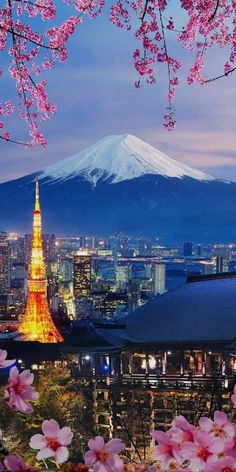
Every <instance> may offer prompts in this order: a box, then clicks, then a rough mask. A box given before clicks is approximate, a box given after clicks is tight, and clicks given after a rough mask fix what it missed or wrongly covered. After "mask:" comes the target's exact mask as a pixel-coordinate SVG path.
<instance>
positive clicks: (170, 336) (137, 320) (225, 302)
mask: <svg viewBox="0 0 236 472" xmlns="http://www.w3.org/2000/svg"><path fill="white" fill-rule="evenodd" d="M122 321H123V322H124V323H125V324H126V329H125V331H126V337H127V339H128V340H129V341H131V342H134V343H169V342H173V343H176V342H185V341H186V342H194V341H203V342H204V341H229V342H230V341H233V339H234V338H236V278H233V277H232V278H220V279H213V280H205V281H199V282H194V283H187V284H185V285H183V286H182V287H179V288H177V289H175V290H173V291H170V292H168V293H166V294H164V295H161V296H159V297H157V298H155V299H154V300H152V301H150V302H149V303H147V304H146V305H143V306H142V307H140V308H138V309H137V310H135V311H134V312H132V313H130V314H129V315H127V316H126V317H125V318H123V319H122Z"/></svg>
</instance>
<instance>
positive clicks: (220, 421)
mask: <svg viewBox="0 0 236 472" xmlns="http://www.w3.org/2000/svg"><path fill="white" fill-rule="evenodd" d="M199 425H200V428H201V429H202V430H203V431H205V432H206V433H209V434H210V435H212V436H216V437H220V438H222V439H227V438H232V437H234V435H235V431H234V426H233V424H232V423H230V421H229V420H228V417H227V415H226V414H225V413H223V411H216V412H215V413H214V421H212V420H211V419H210V418H205V417H202V418H200V420H199Z"/></svg>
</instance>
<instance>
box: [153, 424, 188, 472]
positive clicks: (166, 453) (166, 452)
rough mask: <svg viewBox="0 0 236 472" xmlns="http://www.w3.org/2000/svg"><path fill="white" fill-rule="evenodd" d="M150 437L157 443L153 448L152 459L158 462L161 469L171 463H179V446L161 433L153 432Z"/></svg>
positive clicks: (165, 434)
mask: <svg viewBox="0 0 236 472" xmlns="http://www.w3.org/2000/svg"><path fill="white" fill-rule="evenodd" d="M152 437H153V438H154V439H155V440H156V441H157V442H158V446H154V448H153V457H154V459H156V460H158V461H160V463H161V466H162V467H163V468H165V467H166V468H167V467H169V466H170V464H172V463H173V462H177V463H181V462H182V461H181V455H180V448H179V444H177V443H176V442H175V441H173V439H172V438H171V437H170V436H169V435H168V434H167V433H163V431H153V432H152Z"/></svg>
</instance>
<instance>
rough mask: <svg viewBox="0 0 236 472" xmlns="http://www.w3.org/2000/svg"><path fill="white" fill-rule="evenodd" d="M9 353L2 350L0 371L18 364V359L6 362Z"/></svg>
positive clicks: (0, 350) (0, 352) (0, 351)
mask: <svg viewBox="0 0 236 472" xmlns="http://www.w3.org/2000/svg"><path fill="white" fill-rule="evenodd" d="M6 357H7V351H5V350H3V349H0V369H5V368H6V367H9V366H10V365H12V364H14V363H15V362H16V359H11V360H10V359H9V360H6Z"/></svg>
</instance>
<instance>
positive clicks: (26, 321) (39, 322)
mask: <svg viewBox="0 0 236 472" xmlns="http://www.w3.org/2000/svg"><path fill="white" fill-rule="evenodd" d="M41 226H42V225H41V211H40V204H39V188H38V179H36V197H35V209H34V214H33V241H32V250H31V259H30V266H29V278H28V296H27V305H26V309H25V313H24V316H23V320H22V321H21V323H20V326H19V332H20V333H22V334H24V335H25V337H26V339H27V340H28V341H39V342H42V343H56V342H60V341H62V340H63V339H62V337H61V335H60V333H59V332H58V330H57V328H56V326H55V325H54V323H53V321H52V318H51V314H50V312H49V307H48V301H47V278H46V270H45V264H44V258H43V241H42V227H41Z"/></svg>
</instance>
